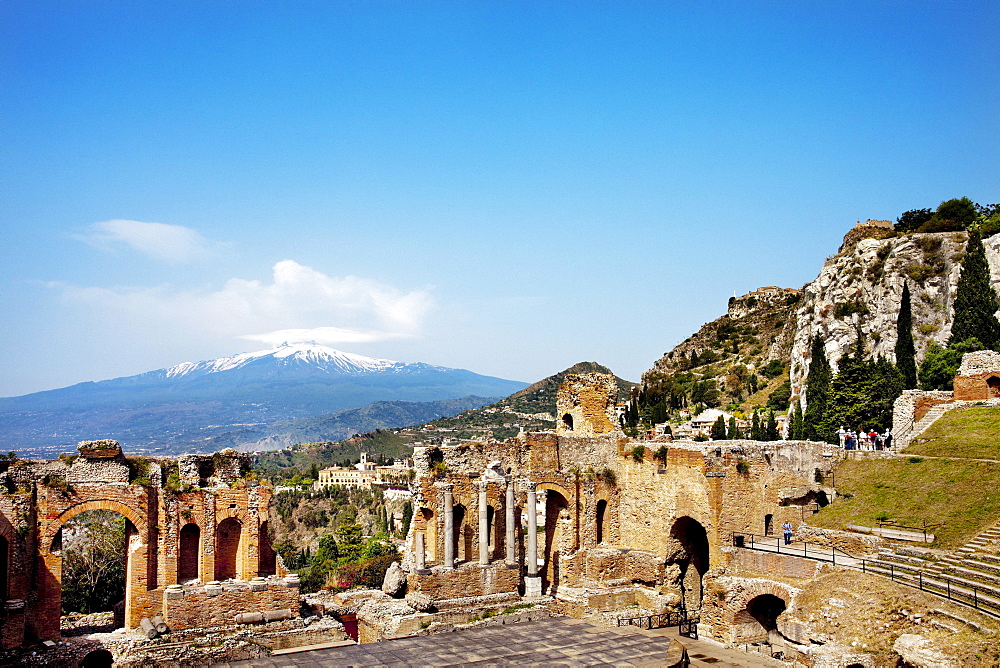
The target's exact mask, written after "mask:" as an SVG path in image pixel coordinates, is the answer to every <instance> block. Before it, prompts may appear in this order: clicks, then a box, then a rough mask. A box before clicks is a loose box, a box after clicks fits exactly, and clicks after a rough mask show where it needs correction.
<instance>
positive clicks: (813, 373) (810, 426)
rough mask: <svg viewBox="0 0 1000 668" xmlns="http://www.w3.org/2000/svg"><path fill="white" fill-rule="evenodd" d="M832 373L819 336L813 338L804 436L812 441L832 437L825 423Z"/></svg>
mask: <svg viewBox="0 0 1000 668" xmlns="http://www.w3.org/2000/svg"><path fill="white" fill-rule="evenodd" d="M831 380H832V372H831V370H830V362H829V361H828V360H827V359H826V347H825V346H824V345H823V339H821V338H820V336H819V334H817V335H816V336H814V337H813V344H812V356H811V358H810V359H809V374H808V375H807V376H806V412H805V415H804V416H803V423H804V436H805V437H806V438H807V439H809V440H811V441H825V440H827V439H828V438H829V437H830V434H828V433H826V432H827V431H828V430H827V429H826V428H825V425H824V423H823V417H824V416H825V415H826V405H827V401H828V399H829V396H830V381H831Z"/></svg>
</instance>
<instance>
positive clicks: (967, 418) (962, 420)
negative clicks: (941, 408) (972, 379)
mask: <svg viewBox="0 0 1000 668" xmlns="http://www.w3.org/2000/svg"><path fill="white" fill-rule="evenodd" d="M906 452H907V453H912V454H915V455H928V456H933V457H970V458H973V459H998V460H1000V408H995V407H986V406H982V407H980V406H973V407H970V408H956V409H955V410H951V411H948V412H947V413H945V414H944V415H942V416H941V417H940V418H938V419H937V421H936V422H935V423H934V424H932V425H931V426H930V427H929V428H928V429H927V431H925V432H924V433H923V434H921V435H920V438H918V439H917V440H916V441H915V442H914V443H913V444H911V445H910V447H909V448H907V449H906Z"/></svg>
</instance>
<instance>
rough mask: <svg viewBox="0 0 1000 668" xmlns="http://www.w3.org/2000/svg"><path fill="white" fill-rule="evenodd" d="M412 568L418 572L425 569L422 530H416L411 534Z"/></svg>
mask: <svg viewBox="0 0 1000 668" xmlns="http://www.w3.org/2000/svg"><path fill="white" fill-rule="evenodd" d="M413 568H414V569H415V570H416V571H417V572H418V573H421V572H422V571H426V570H427V563H426V558H425V553H424V532H422V531H417V532H415V533H414V534H413Z"/></svg>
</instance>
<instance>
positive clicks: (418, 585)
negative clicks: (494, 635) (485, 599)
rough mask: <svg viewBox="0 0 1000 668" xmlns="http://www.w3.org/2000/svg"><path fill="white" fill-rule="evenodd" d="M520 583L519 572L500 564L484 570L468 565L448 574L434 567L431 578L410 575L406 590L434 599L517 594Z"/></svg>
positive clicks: (463, 565) (472, 564) (476, 565)
mask: <svg viewBox="0 0 1000 668" xmlns="http://www.w3.org/2000/svg"><path fill="white" fill-rule="evenodd" d="M438 571H440V572H438ZM520 583H521V571H520V569H518V568H507V566H506V565H504V564H503V563H499V564H491V565H490V566H486V567H482V566H480V565H479V564H475V563H468V564H462V565H460V566H458V567H457V568H455V569H454V570H450V571H449V570H444V569H437V568H435V569H434V574H432V575H420V574H419V573H410V574H409V575H408V576H407V591H412V592H420V593H421V594H427V595H428V596H430V597H431V598H432V599H435V600H436V599H442V598H460V597H463V596H486V595H488V594H499V593H502V592H516V591H517V588H518V586H519V585H520Z"/></svg>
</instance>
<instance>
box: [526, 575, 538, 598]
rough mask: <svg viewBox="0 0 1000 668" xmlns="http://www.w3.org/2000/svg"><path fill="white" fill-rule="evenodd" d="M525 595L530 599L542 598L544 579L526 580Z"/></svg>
mask: <svg viewBox="0 0 1000 668" xmlns="http://www.w3.org/2000/svg"><path fill="white" fill-rule="evenodd" d="M524 595H525V596H528V597H535V596H541V595H542V578H540V577H526V578H524Z"/></svg>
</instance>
